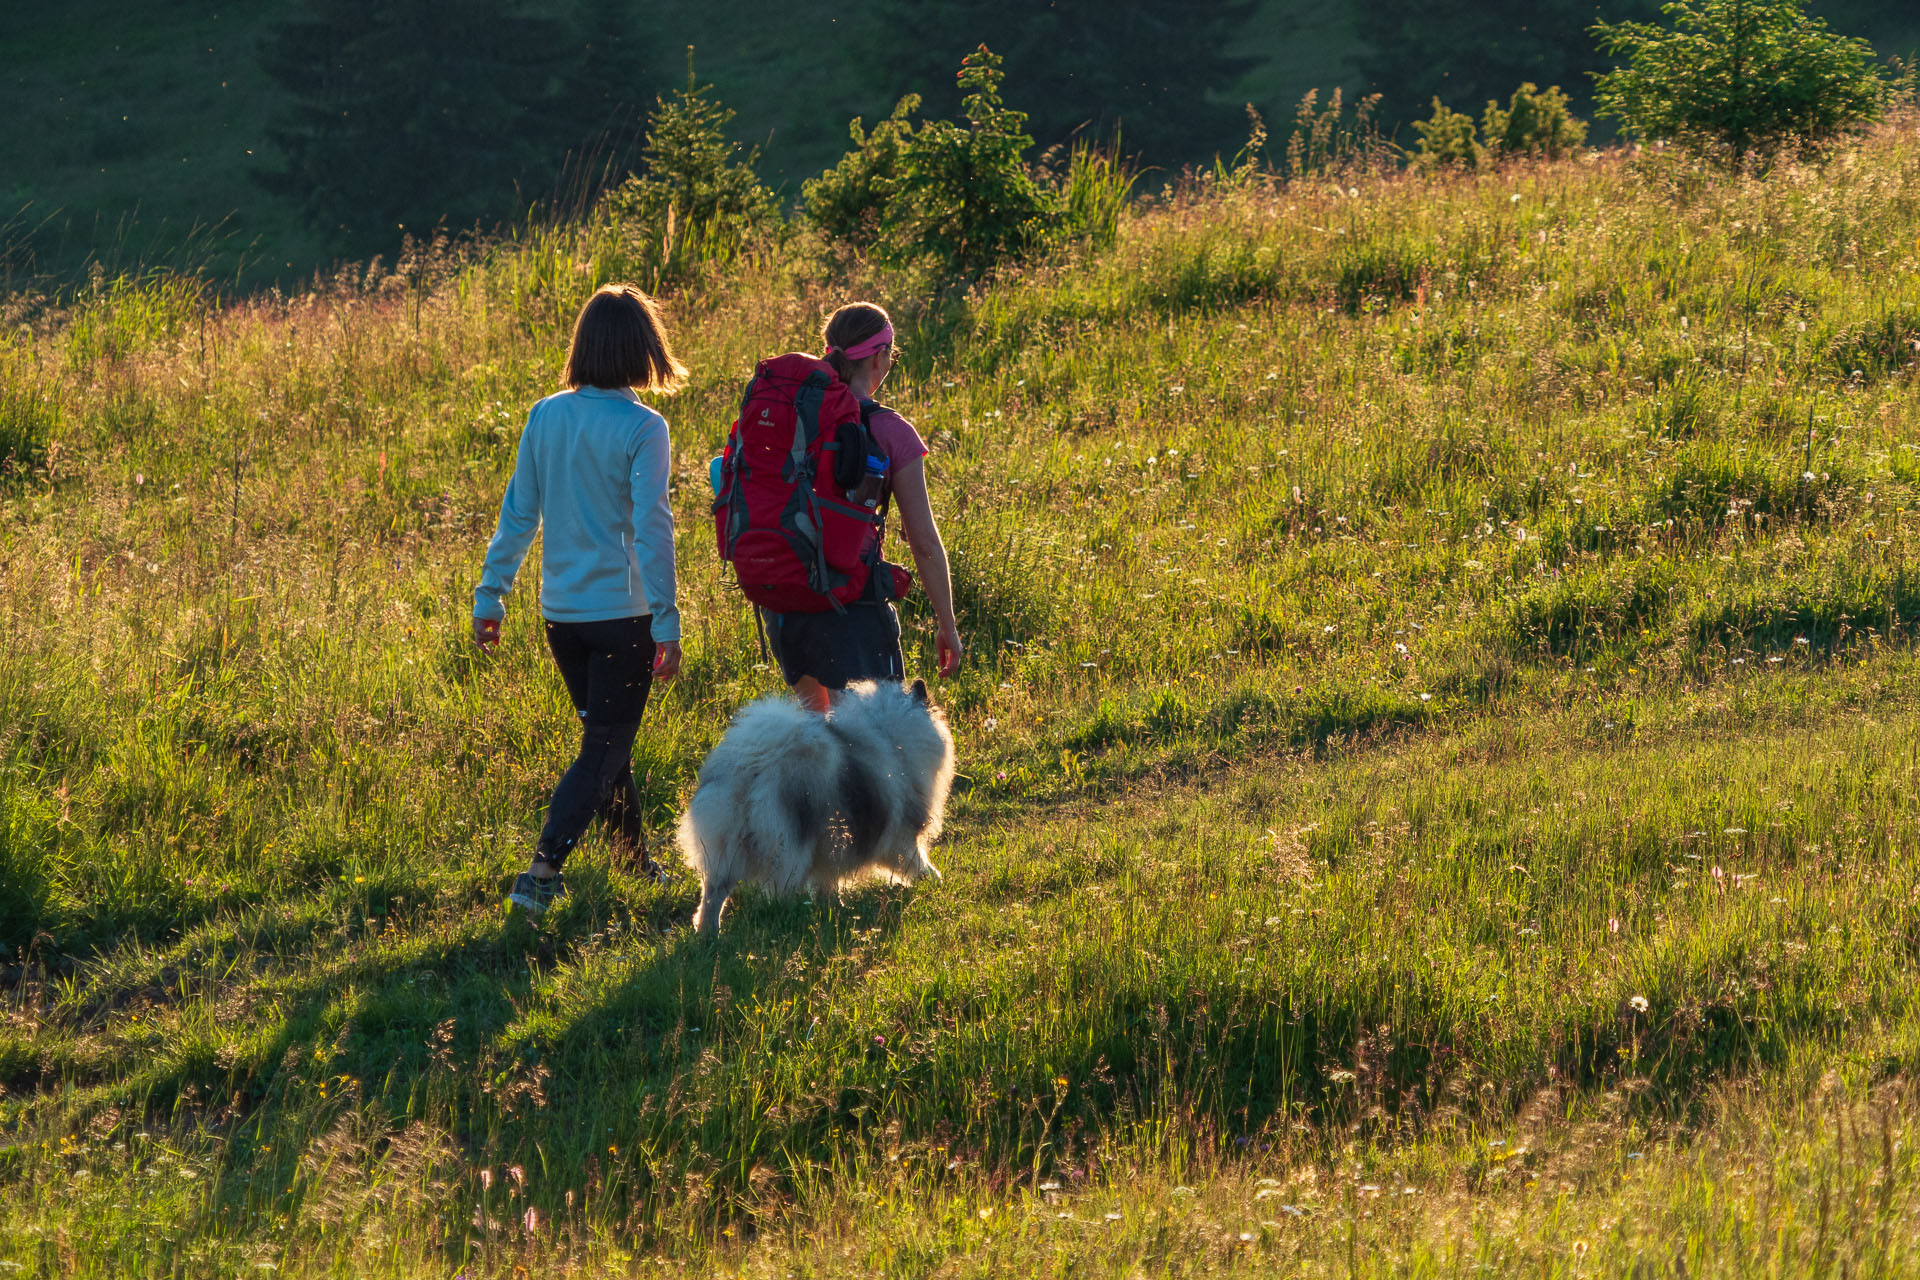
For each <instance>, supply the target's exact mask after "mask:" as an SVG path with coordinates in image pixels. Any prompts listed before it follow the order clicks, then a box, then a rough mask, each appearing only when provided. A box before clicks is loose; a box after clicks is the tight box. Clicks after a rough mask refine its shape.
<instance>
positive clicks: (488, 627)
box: [473, 618, 500, 653]
mask: <svg viewBox="0 0 1920 1280" xmlns="http://www.w3.org/2000/svg"><path fill="white" fill-rule="evenodd" d="M473 642H474V643H475V644H477V645H479V646H480V647H481V649H483V650H484V651H486V652H487V653H492V652H493V651H494V650H495V649H497V648H499V647H500V619H498V618H475V619H474V620H473Z"/></svg>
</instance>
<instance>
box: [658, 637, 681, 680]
mask: <svg viewBox="0 0 1920 1280" xmlns="http://www.w3.org/2000/svg"><path fill="white" fill-rule="evenodd" d="M679 674H680V642H679V641H677V640H662V641H661V642H660V643H659V644H658V645H656V646H655V647H654V651H653V678H654V679H655V680H671V679H673V678H674V677H675V676H677V675H679Z"/></svg>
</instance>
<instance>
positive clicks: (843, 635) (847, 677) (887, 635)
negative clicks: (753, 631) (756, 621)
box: [760, 600, 906, 689]
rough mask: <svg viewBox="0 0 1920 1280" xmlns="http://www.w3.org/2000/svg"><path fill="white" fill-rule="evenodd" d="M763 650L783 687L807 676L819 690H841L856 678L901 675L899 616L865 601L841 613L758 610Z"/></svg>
mask: <svg viewBox="0 0 1920 1280" xmlns="http://www.w3.org/2000/svg"><path fill="white" fill-rule="evenodd" d="M760 618H761V621H762V622H764V623H765V624H766V628H767V647H768V648H769V649H771V650H773V660H774V661H775V662H778V663H779V664H780V674H781V675H782V676H783V677H785V678H786V682H787V683H788V684H790V685H791V684H798V683H799V681H800V677H801V676H812V677H813V678H814V679H815V680H818V681H819V682H820V684H821V687H823V688H827V689H844V688H846V687H847V685H849V684H851V683H852V682H853V681H855V680H898V679H900V677H901V675H902V674H903V673H904V672H905V671H906V663H905V662H904V661H903V660H902V658H901V655H900V615H899V614H897V613H895V612H894V609H893V606H892V605H891V604H888V603H885V602H884V601H872V600H865V601H861V602H859V603H857V604H850V605H848V606H847V611H846V612H845V613H834V612H833V611H831V610H829V611H827V612H826V613H772V612H770V611H768V610H766V609H762V610H761V611H760Z"/></svg>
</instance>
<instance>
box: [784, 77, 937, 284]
mask: <svg viewBox="0 0 1920 1280" xmlns="http://www.w3.org/2000/svg"><path fill="white" fill-rule="evenodd" d="M919 109H920V95H919V94H917V93H910V94H908V95H907V96H906V97H904V98H902V99H900V101H899V103H898V104H897V105H895V107H894V108H893V114H892V115H890V116H888V117H887V118H886V119H885V120H882V121H881V122H880V123H878V124H876V125H874V126H873V132H871V133H868V132H866V131H865V130H864V129H863V128H862V121H861V119H860V117H858V116H855V117H854V118H853V121H852V123H850V124H849V125H848V126H847V132H848V134H849V135H850V136H851V137H852V139H853V150H851V151H849V152H847V154H846V155H844V156H842V157H840V162H839V163H838V164H836V165H834V167H833V168H831V169H829V170H827V171H826V172H825V173H823V174H821V175H820V176H819V177H817V178H810V179H808V180H807V181H806V182H805V183H803V184H802V185H801V188H800V191H801V205H802V207H803V208H804V209H805V211H806V216H807V220H808V221H810V222H811V223H813V225H814V226H816V227H818V228H819V229H820V230H821V231H823V232H825V233H826V234H827V235H828V236H830V237H832V238H833V239H835V240H840V241H843V242H845V243H847V244H851V245H853V246H855V247H856V248H859V249H862V250H866V249H871V248H872V247H873V246H874V245H875V244H876V243H878V241H879V239H880V237H881V234H882V225H881V213H882V211H883V210H884V209H885V208H886V204H887V199H888V197H889V196H890V195H891V194H892V193H893V188H894V185H895V184H896V183H897V182H898V181H899V180H900V174H901V170H902V167H903V166H902V163H901V159H900V153H901V151H902V150H903V149H905V148H906V147H909V146H911V145H912V143H913V113H914V112H916V111H918V110H919Z"/></svg>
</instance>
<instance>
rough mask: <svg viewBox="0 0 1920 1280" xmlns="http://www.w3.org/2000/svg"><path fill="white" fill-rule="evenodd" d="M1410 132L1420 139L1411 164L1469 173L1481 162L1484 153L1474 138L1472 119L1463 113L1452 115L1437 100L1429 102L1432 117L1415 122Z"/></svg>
mask: <svg viewBox="0 0 1920 1280" xmlns="http://www.w3.org/2000/svg"><path fill="white" fill-rule="evenodd" d="M1413 131H1414V132H1415V133H1417V134H1419V135H1420V144H1419V148H1418V149H1417V150H1416V151H1415V153H1414V163H1416V164H1418V165H1420V166H1421V167H1422V168H1432V167H1434V166H1436V165H1443V164H1458V165H1465V166H1466V167H1467V168H1469V169H1472V168H1476V167H1477V166H1478V165H1479V163H1480V161H1481V160H1482V159H1483V158H1485V154H1486V153H1485V150H1484V149H1483V148H1482V147H1481V146H1480V141H1479V139H1478V138H1476V137H1475V136H1474V126H1473V117H1472V116H1470V115H1468V114H1467V113H1466V112H1464V111H1455V110H1454V109H1453V108H1452V107H1449V106H1448V105H1447V104H1446V103H1444V102H1442V101H1440V99H1438V98H1435V99H1434V100H1433V114H1432V115H1431V116H1429V117H1427V118H1426V119H1425V120H1415V121H1414V122H1413Z"/></svg>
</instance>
